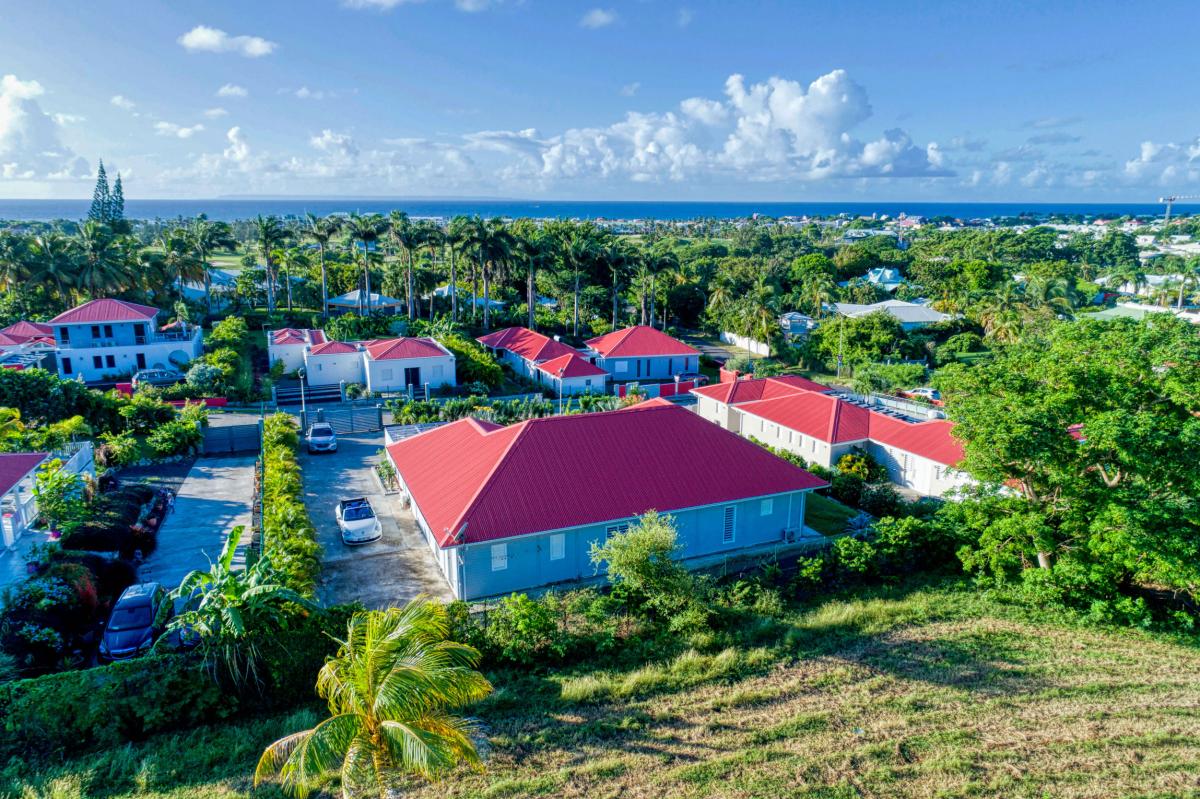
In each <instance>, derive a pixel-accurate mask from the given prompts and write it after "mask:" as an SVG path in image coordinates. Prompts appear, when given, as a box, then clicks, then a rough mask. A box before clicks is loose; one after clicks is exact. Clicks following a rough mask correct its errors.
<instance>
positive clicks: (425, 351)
mask: <svg viewBox="0 0 1200 799" xmlns="http://www.w3.org/2000/svg"><path fill="white" fill-rule="evenodd" d="M363 376H364V378H365V382H366V386H367V391H369V392H372V391H405V390H407V389H408V387H409V386H412V387H413V388H414V389H419V388H424V387H425V386H428V387H429V388H430V389H431V390H432V389H436V388H441V387H443V386H453V385H455V382H454V381H455V376H454V354H453V353H452V352H450V350H448V349H446V348H445V347H443V346H442V345H441V344H439V343H438V342H437V341H435V340H433V339H431V338H388V339H380V340H378V341H368V342H366V343H365V344H364V345H363Z"/></svg>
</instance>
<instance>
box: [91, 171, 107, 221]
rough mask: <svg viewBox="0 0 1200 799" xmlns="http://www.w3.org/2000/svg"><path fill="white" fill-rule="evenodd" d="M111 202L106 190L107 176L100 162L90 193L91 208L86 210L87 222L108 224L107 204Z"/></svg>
mask: <svg viewBox="0 0 1200 799" xmlns="http://www.w3.org/2000/svg"><path fill="white" fill-rule="evenodd" d="M111 202H112V195H111V193H110V192H109V190H108V175H107V174H105V172H104V162H103V161H101V162H100V169H99V170H98V171H97V172H96V188H95V190H94V191H93V192H92V207H91V208H89V209H88V215H87V218H88V221H90V222H101V223H106V222H108V212H109V204H110V203H111Z"/></svg>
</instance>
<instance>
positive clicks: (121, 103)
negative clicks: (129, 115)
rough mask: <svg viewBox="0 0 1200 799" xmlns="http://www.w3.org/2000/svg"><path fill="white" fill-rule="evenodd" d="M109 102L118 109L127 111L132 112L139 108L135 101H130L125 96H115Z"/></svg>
mask: <svg viewBox="0 0 1200 799" xmlns="http://www.w3.org/2000/svg"><path fill="white" fill-rule="evenodd" d="M109 102H110V103H112V104H113V105H115V106H116V107H117V108H122V109H124V110H126V111H132V110H133V109H134V108H136V107H137V104H136V103H134V102H133V100H130V99H129V98H128V97H126V96H125V95H123V94H114V95H113V96H112V98H111V99H109Z"/></svg>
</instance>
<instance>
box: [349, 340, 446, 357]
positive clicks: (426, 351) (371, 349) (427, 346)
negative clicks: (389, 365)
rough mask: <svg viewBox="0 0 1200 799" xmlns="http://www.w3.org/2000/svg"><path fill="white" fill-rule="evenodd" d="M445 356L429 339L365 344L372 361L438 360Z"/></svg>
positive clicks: (379, 341)
mask: <svg viewBox="0 0 1200 799" xmlns="http://www.w3.org/2000/svg"><path fill="white" fill-rule="evenodd" d="M445 354H446V353H445V352H443V351H442V348H441V347H439V346H438V345H437V342H435V341H434V340H433V339H431V338H388V339H380V340H378V341H371V342H368V343H367V356H368V357H370V359H371V360H373V361H395V360H400V359H402V358H440V357H442V356H444V355H445Z"/></svg>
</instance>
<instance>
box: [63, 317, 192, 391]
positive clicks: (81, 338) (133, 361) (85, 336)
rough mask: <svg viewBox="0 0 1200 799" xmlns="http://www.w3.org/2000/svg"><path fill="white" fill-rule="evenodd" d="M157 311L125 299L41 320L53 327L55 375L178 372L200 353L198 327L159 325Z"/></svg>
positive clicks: (90, 377) (91, 377)
mask: <svg viewBox="0 0 1200 799" xmlns="http://www.w3.org/2000/svg"><path fill="white" fill-rule="evenodd" d="M158 317H159V310H158V309H157V308H152V307H150V306H148V305H138V304H137V303H132V302H126V301H125V300H113V299H100V300H91V301H89V302H85V303H84V304H83V305H80V306H78V307H76V308H72V309H71V310H69V311H66V312H64V313H61V314H59V315H58V316H56V317H54V318H53V319H51V320H50V321H49V322H47V323H46V324H47V325H49V326H50V328H51V329H52V330H53V331H54V339H55V342H56V344H57V352H58V374H59V376H60V377H65V378H70V379H76V378H80V377H82V378H83V379H84V380H85V381H92V382H98V381H107V380H111V379H113V378H117V377H122V376H128V375H131V374H133V373H134V372H137V371H139V370H141V369H171V370H175V371H183V370H184V369H185V368H186V367H187V365H188V363H190V362H191V361H193V360H195V359H196V358H197V357H199V356H200V352H201V349H202V333H201V330H200V327H199V325H182V326H179V327H177V328H174V329H170V330H167V329H163V328H160V327H159V324H158Z"/></svg>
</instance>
